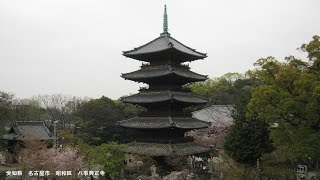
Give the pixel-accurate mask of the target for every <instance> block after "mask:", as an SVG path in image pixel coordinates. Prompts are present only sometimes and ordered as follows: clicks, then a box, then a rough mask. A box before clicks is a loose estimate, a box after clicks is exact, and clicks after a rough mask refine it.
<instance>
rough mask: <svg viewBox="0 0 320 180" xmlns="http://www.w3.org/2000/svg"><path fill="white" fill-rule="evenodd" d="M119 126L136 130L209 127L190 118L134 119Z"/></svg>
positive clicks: (120, 122) (120, 123) (121, 122)
mask: <svg viewBox="0 0 320 180" xmlns="http://www.w3.org/2000/svg"><path fill="white" fill-rule="evenodd" d="M118 123H119V125H120V126H122V127H127V128H137V129H161V128H171V127H175V128H180V129H200V128H206V127H208V126H209V123H208V122H204V121H201V120H198V119H195V118H192V117H170V116H169V117H134V118H131V119H127V120H123V121H119V122H118Z"/></svg>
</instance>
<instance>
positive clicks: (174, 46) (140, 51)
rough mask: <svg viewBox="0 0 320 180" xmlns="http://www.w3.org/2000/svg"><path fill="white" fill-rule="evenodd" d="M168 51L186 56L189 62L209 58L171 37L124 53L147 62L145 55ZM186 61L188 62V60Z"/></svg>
mask: <svg viewBox="0 0 320 180" xmlns="http://www.w3.org/2000/svg"><path fill="white" fill-rule="evenodd" d="M166 50H173V51H176V52H179V53H182V54H185V55H186V56H189V58H190V59H189V60H197V59H203V58H206V57H207V55H206V54H205V53H200V52H197V51H196V50H195V49H192V48H190V47H188V46H186V45H184V44H182V43H180V42H179V41H177V40H176V39H174V38H172V37H171V36H160V37H158V38H156V39H154V40H153V41H151V42H149V43H147V44H144V45H142V46H140V47H138V48H134V49H133V50H130V51H124V52H123V55H124V56H127V57H131V58H134V59H138V60H146V59H145V58H143V55H146V54H152V53H157V52H163V51H166ZM138 56H139V57H138ZM148 57H149V56H148ZM186 61H188V59H187V60H186Z"/></svg>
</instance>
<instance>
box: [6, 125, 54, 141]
mask: <svg viewBox="0 0 320 180" xmlns="http://www.w3.org/2000/svg"><path fill="white" fill-rule="evenodd" d="M3 139H7V140H25V139H38V140H48V139H53V137H52V135H51V134H50V132H49V130H48V128H47V127H46V126H45V125H44V123H43V122H41V121H16V122H14V123H13V124H12V125H11V129H10V131H9V133H7V134H5V135H4V136H3Z"/></svg>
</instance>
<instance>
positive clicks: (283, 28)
mask: <svg viewBox="0 0 320 180" xmlns="http://www.w3.org/2000/svg"><path fill="white" fill-rule="evenodd" d="M164 4H167V8H168V18H169V32H170V33H171V36H172V37H174V38H175V39H177V40H179V41H180V42H182V43H184V44H185V45H188V46H190V47H192V48H195V49H196V50H198V51H200V52H204V53H207V54H208V58H206V59H205V60H204V61H196V62H193V63H191V64H190V66H191V68H192V70H193V71H196V72H198V73H200V74H205V75H209V76H210V77H217V76H221V75H223V74H225V73H227V72H240V73H244V72H245V71H246V70H247V69H249V68H252V67H253V63H254V62H255V61H256V60H257V59H259V58H262V57H267V56H275V57H276V58H278V59H283V58H284V57H285V56H288V55H291V54H292V55H295V56H297V57H300V58H305V53H302V52H299V51H297V50H296V48H297V47H299V46H300V45H301V44H303V43H307V42H309V41H310V40H311V39H312V36H313V35H315V34H318V35H320V11H319V8H320V1H319V0H241V1H239V0H171V1H170V0H114V1H110V0H108V1H107V0H86V1H84V0H51V1H47V0H20V1H19V0H14V1H13V0H0V67H1V70H0V91H5V92H11V93H14V94H16V96H17V97H19V98H28V97H31V96H33V95H38V94H60V93H61V94H66V95H72V96H80V97H84V96H86V97H94V98H96V97H100V96H102V95H105V96H107V97H110V98H113V99H117V98H119V97H121V96H123V95H128V94H130V93H136V92H137V90H138V88H139V86H144V84H138V83H134V82H131V81H128V80H124V79H122V78H121V77H120V75H121V73H126V72H130V71H134V70H137V69H139V66H140V65H141V62H138V61H136V60H132V59H129V58H125V57H124V56H122V51H125V50H131V49H132V48H134V47H137V46H140V45H143V44H145V43H147V42H149V41H151V40H153V39H155V38H157V37H158V36H159V34H160V33H161V32H162V18H163V6H164Z"/></svg>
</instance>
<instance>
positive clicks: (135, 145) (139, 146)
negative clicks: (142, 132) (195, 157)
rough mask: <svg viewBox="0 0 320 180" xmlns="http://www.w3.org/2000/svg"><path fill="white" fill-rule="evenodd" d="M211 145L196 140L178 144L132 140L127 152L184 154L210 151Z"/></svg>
mask: <svg viewBox="0 0 320 180" xmlns="http://www.w3.org/2000/svg"><path fill="white" fill-rule="evenodd" d="M210 150H211V149H210V148H209V147H204V146H200V145H198V144H196V143H194V142H188V143H177V144H160V143H143V142H132V143H129V144H127V148H126V152H128V153H133V154H143V155H147V156H184V155H191V154H200V153H205V152H208V151H210Z"/></svg>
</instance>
